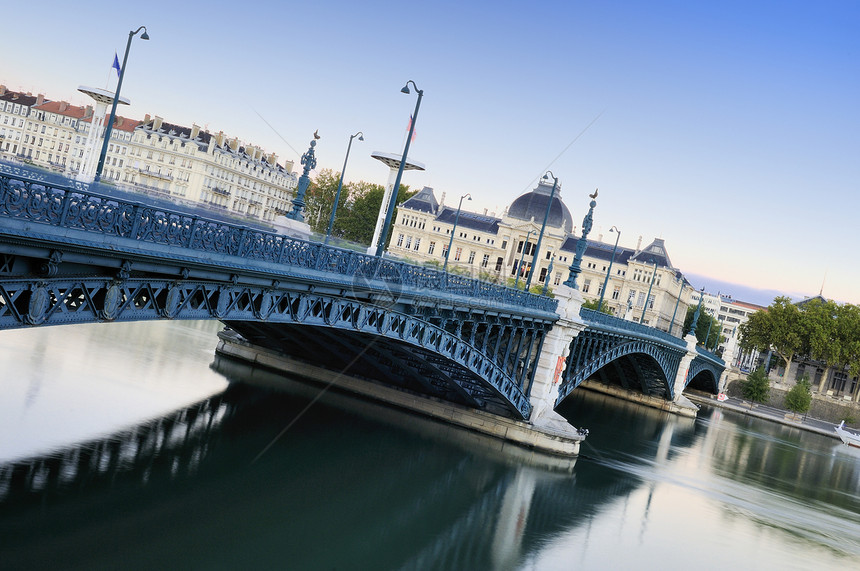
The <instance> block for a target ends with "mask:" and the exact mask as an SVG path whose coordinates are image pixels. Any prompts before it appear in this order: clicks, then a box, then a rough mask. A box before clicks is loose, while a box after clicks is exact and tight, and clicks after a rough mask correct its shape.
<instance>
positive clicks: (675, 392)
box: [672, 334, 698, 408]
mask: <svg viewBox="0 0 860 571" xmlns="http://www.w3.org/2000/svg"><path fill="white" fill-rule="evenodd" d="M684 341H686V342H687V354H686V355H684V356H683V357H682V358H681V363H680V364H679V365H678V373H677V374H676V375H675V384H674V385H673V387H672V402H674V403H675V404H681V405H684V404H686V403H690V406H691V407H693V408H697V407H696V405H694V404H693V403H692V402H690V400H689V399H688V398H687V397H685V396H684V395H683V394H682V393H683V392H684V388H685V387H686V386H687V373H688V372H689V371H690V365H692V364H693V360H694V359H695V358H696V357H697V356H698V353H696V336H695V335H693V334H688V335H687V336H686V337H684Z"/></svg>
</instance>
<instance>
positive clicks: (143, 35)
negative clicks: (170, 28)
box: [140, 30, 149, 40]
mask: <svg viewBox="0 0 860 571" xmlns="http://www.w3.org/2000/svg"><path fill="white" fill-rule="evenodd" d="M140 39H141V40H148V39H149V34H147V33H146V30H144V31H143V33H142V34H141V35H140Z"/></svg>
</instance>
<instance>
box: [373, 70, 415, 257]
mask: <svg viewBox="0 0 860 571" xmlns="http://www.w3.org/2000/svg"><path fill="white" fill-rule="evenodd" d="M410 83H411V84H412V87H414V88H415V91H416V92H418V100H417V101H416V102H415V112H414V113H412V121H410V122H409V134H408V135H407V136H406V146H405V147H403V156H402V157H400V168H399V169H397V178H396V179H394V188H393V189H392V191H391V199H390V200H389V201H388V211H387V212H386V213H385V223H384V224H383V225H382V232H380V233H379V242H378V243H377V244H376V255H377V256H381V255H382V250H383V249H384V248H385V239H386V238H388V227H389V226H391V217H392V216H393V215H394V207H395V206H396V205H397V195H398V194H399V192H400V179H401V178H403V167H404V166H405V165H406V155H407V154H408V153H409V144H410V143H411V142H412V133H414V132H415V122H416V121H418V109H419V108H420V107H421V98H422V97H424V91H423V90H422V89H418V86H417V85H415V82H414V81H412V80H411V79H410V80H409V81H407V82H406V85H404V86H403V89H401V90H400V92H401V93H406V94H407V95H408V94H410V93H412V92H411V91H410V90H409V84H410Z"/></svg>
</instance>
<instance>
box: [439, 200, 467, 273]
mask: <svg viewBox="0 0 860 571" xmlns="http://www.w3.org/2000/svg"><path fill="white" fill-rule="evenodd" d="M464 198H467V199H469V200H472V195H471V194H469V193H466V194H464V195H463V196H461V197H460V204H459V205H458V206H457V215H456V216H454V227H453V228H451V237H450V238H448V249H447V250H445V265H443V266H442V271H443V272H446V273H447V272H448V256H450V255H451V245H452V244H453V243H454V231H455V230H456V229H457V222H459V221H460V209H461V208H462V207H463V199H464Z"/></svg>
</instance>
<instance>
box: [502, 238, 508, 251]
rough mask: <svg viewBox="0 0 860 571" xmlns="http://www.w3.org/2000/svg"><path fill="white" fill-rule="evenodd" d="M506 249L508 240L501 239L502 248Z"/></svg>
mask: <svg viewBox="0 0 860 571" xmlns="http://www.w3.org/2000/svg"><path fill="white" fill-rule="evenodd" d="M507 249H508V241H507V240H502V250H507Z"/></svg>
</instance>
